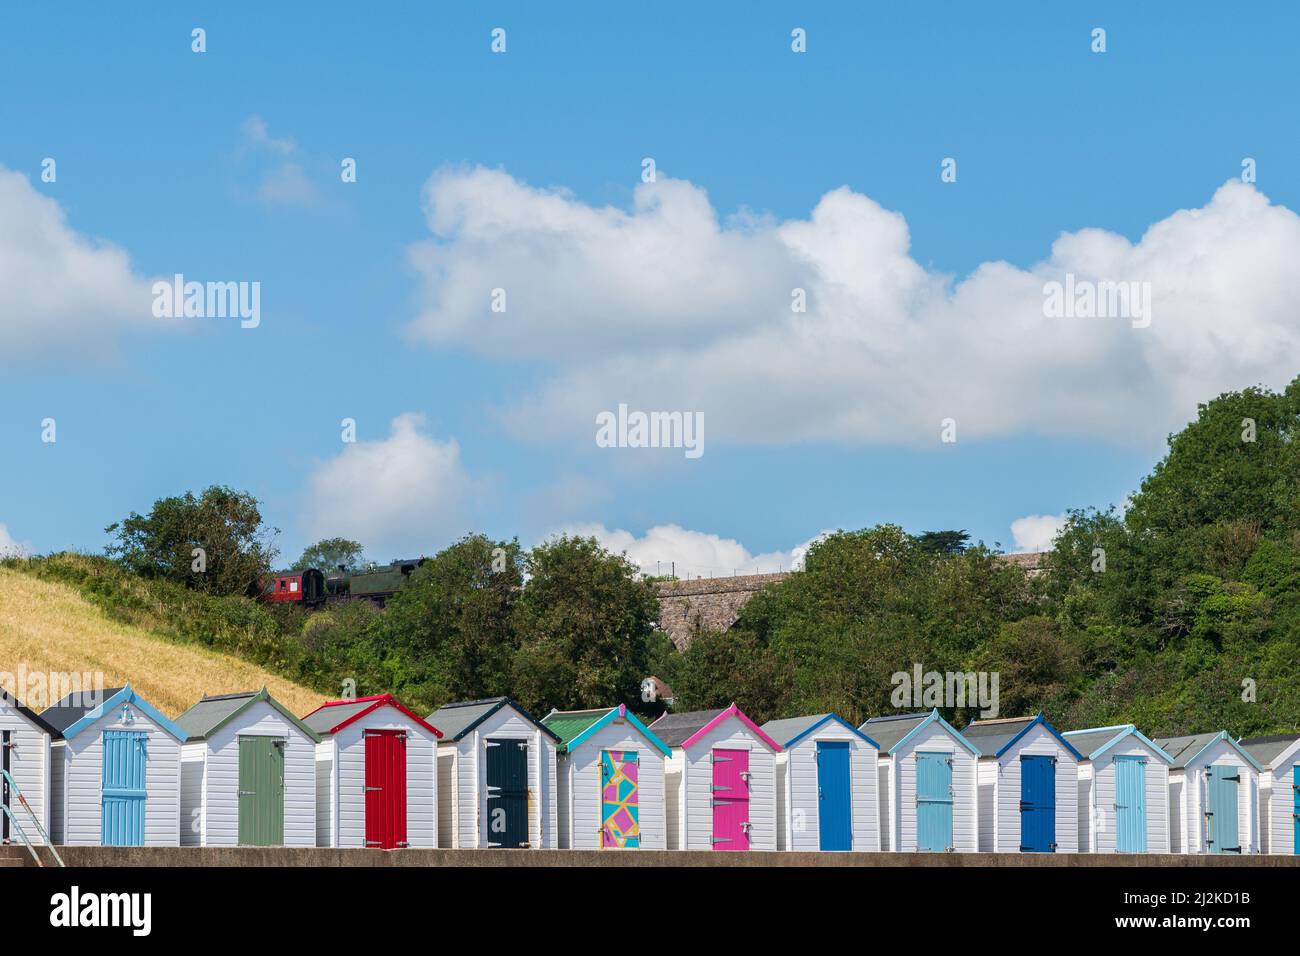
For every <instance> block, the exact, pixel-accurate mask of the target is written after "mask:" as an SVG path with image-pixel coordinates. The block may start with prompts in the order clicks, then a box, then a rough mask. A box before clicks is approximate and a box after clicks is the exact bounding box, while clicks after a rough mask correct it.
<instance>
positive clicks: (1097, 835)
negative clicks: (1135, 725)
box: [1067, 734, 1176, 853]
mask: <svg viewBox="0 0 1300 956" xmlns="http://www.w3.org/2000/svg"><path fill="white" fill-rule="evenodd" d="M1067 739H1068V738H1067ZM1116 757H1145V758H1146V762H1147V765H1146V796H1147V852H1148V853H1169V852H1171V850H1170V843H1169V800H1170V790H1169V766H1168V764H1166V763H1165V760H1164V758H1163V757H1161V756H1159V755H1158V754H1157V753H1156V752H1155V751H1154V750H1152V749H1151V748H1150V747H1148V746H1147V745H1146V744H1144V743H1143V742H1142V741H1141V740H1139V739H1138V738H1136V737H1134V736H1132V735H1131V734H1130V735H1129V736H1128V737H1125V738H1124V740H1123V741H1121V742H1120V743H1118V744H1116V745H1115V746H1114V747H1112V748H1111V749H1110V750H1108V751H1106V752H1105V753H1104V754H1102V755H1101V756H1100V757H1098V758H1097V759H1096V760H1085V761H1084V762H1083V763H1082V764H1080V765H1079V845H1080V846H1081V847H1082V848H1083V850H1084V852H1087V853H1115V852H1117V851H1116V849H1115V758H1116ZM1172 852H1176V851H1172Z"/></svg>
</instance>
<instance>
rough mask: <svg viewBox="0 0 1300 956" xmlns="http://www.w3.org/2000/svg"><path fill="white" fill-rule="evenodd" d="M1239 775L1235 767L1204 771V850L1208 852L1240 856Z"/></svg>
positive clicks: (1214, 768)
mask: <svg viewBox="0 0 1300 956" xmlns="http://www.w3.org/2000/svg"><path fill="white" fill-rule="evenodd" d="M1240 786H1241V773H1240V772H1239V771H1238V770H1237V768H1236V767H1229V766H1224V765H1222V764H1214V765H1213V766H1211V767H1209V768H1208V769H1207V770H1206V788H1205V789H1206V800H1205V802H1206V811H1205V817H1206V828H1205V832H1206V833H1207V834H1208V839H1207V840H1206V844H1207V846H1206V849H1207V850H1208V851H1209V852H1211V853H1240V852H1241V840H1240V838H1239V837H1238V835H1237V808H1238V800H1237V791H1238V788H1239V787H1240Z"/></svg>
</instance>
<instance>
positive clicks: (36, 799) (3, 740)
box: [0, 688, 59, 846]
mask: <svg viewBox="0 0 1300 956" xmlns="http://www.w3.org/2000/svg"><path fill="white" fill-rule="evenodd" d="M58 736H59V732H58V731H57V730H55V729H54V728H53V727H51V726H50V725H49V724H48V723H46V721H45V720H44V719H43V718H42V717H40V716H39V715H37V714H36V713H34V712H33V711H31V710H29V709H28V708H26V707H24V706H23V705H22V704H21V703H19V702H18V700H17V699H16V698H14V697H12V696H10V695H9V693H8V692H6V691H5V690H4V689H3V688H0V768H3V769H4V770H6V771H8V773H9V776H10V777H12V778H13V781H14V784H15V785H16V786H17V787H18V790H19V792H20V793H21V795H22V797H23V798H25V799H26V801H27V806H28V807H30V808H31V812H32V813H33V814H35V815H36V819H37V820H39V821H40V825H41V829H44V830H45V832H46V833H47V834H48V833H49V832H50V746H51V744H53V742H54V741H55V740H56V739H57V738H58ZM0 802H3V804H4V806H5V807H6V808H7V810H8V812H7V813H6V812H4V811H0V844H5V843H22V842H23V837H24V836H25V837H26V838H27V841H28V842H29V843H32V844H35V845H36V846H42V845H44V843H45V840H44V838H42V837H41V834H40V831H39V830H38V829H37V828H36V827H35V826H33V825H32V818H31V817H30V816H28V815H27V811H26V810H24V809H23V806H22V803H21V801H20V800H19V794H16V793H13V792H11V790H10V787H9V783H8V781H6V780H4V779H3V778H2V777H0ZM19 829H21V833H19V832H17V831H18V830H19ZM51 839H53V837H51Z"/></svg>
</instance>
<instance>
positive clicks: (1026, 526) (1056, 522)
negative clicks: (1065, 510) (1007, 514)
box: [1011, 515, 1065, 551]
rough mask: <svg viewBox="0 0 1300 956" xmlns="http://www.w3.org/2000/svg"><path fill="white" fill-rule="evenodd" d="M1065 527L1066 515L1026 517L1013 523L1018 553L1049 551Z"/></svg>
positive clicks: (1012, 527) (1013, 535)
mask: <svg viewBox="0 0 1300 956" xmlns="http://www.w3.org/2000/svg"><path fill="white" fill-rule="evenodd" d="M1064 527H1065V515H1025V516H1024V517H1023V518H1017V519H1016V520H1015V521H1013V522H1011V537H1012V539H1013V540H1014V541H1015V542H1016V550H1017V551H1047V550H1049V549H1050V548H1051V547H1052V541H1053V540H1055V538H1056V536H1057V534H1058V533H1059V532H1060V530H1061V529H1062V528H1064Z"/></svg>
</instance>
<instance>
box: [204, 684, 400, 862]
mask: <svg viewBox="0 0 1300 956" xmlns="http://www.w3.org/2000/svg"><path fill="white" fill-rule="evenodd" d="M241 737H275V738H279V739H282V740H284V741H285V746H284V845H285V846H298V847H302V846H315V845H316V744H315V742H314V741H313V740H312V739H311V738H310V737H308V736H307V735H306V734H304V733H303V732H302V731H301V730H299V729H298V728H297V727H296V726H295V725H293V724H291V723H290V722H289V721H288V720H286V719H285V717H284V715H283V714H281V713H280V712H279V711H278V710H276V709H275V708H274V707H272V706H271V705H270V704H268V703H266V702H265V701H258V702H257V703H256V704H253V705H252V706H251V707H249V708H248V710H246V711H244V712H243V713H241V714H240V715H239V716H238V717H236V718H235V719H234V720H232V721H231V722H230V723H228V724H226V725H225V726H224V727H222V728H220V729H219V730H218V731H217V732H216V733H215V734H213V735H212V737H210V738H209V739H208V740H206V741H204V740H199V741H194V742H192V743H188V744H186V745H185V755H184V756H183V757H182V774H181V776H182V780H183V781H184V779H185V769H186V766H187V764H189V763H190V762H192V757H193V756H194V755H196V754H198V755H202V756H203V757H205V758H206V759H205V760H204V763H203V766H204V769H203V772H202V774H201V776H200V778H199V779H200V792H199V794H198V795H197V796H198V800H197V802H195V801H194V796H195V795H194V794H193V793H191V792H190V789H189V787H188V786H183V787H182V790H183V791H184V793H185V796H184V798H183V799H182V801H181V811H182V818H183V821H184V829H185V830H189V829H191V827H190V825H189V821H190V820H191V819H192V818H193V815H194V811H195V810H196V809H197V810H198V811H199V813H198V820H199V834H198V836H199V843H198V844H192V843H189V842H186V843H185V845H186V846H191V845H198V846H238V845H239V738H241ZM407 748H408V749H407V759H408V761H409V759H410V744H409V740H408V745H407ZM408 769H409V768H408ZM182 838H183V839H191V838H188V837H187V836H186V834H185V833H184V832H183V833H182Z"/></svg>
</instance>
